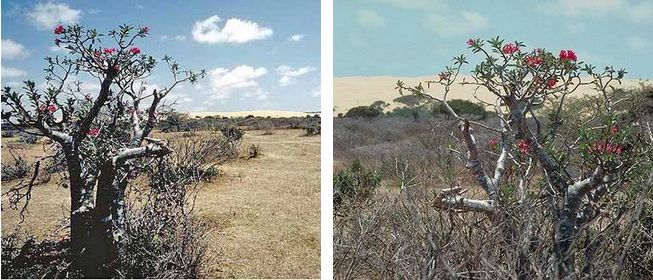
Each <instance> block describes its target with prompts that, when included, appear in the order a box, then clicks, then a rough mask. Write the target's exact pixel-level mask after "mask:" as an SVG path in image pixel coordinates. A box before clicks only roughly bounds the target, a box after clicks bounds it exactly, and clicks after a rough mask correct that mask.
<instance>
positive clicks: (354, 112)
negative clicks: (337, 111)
mask: <svg viewBox="0 0 653 280" xmlns="http://www.w3.org/2000/svg"><path fill="white" fill-rule="evenodd" d="M381 114H383V112H381V110H379V109H378V108H375V107H372V106H358V107H354V108H351V109H349V111H347V113H345V117H348V118H374V117H378V116H379V115H381Z"/></svg>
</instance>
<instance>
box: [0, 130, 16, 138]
mask: <svg viewBox="0 0 653 280" xmlns="http://www.w3.org/2000/svg"><path fill="white" fill-rule="evenodd" d="M15 134H16V131H15V130H10V129H2V137H5V138H11V137H14V135H15Z"/></svg>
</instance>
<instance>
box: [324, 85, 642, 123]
mask: <svg viewBox="0 0 653 280" xmlns="http://www.w3.org/2000/svg"><path fill="white" fill-rule="evenodd" d="M461 78H463V77H459V79H460V81H462V79H461ZM433 79H434V77H430V76H423V77H391V76H374V77H362V76H351V77H335V78H333V95H334V99H333V105H334V107H335V108H334V109H335V114H338V113H345V112H347V110H349V109H350V108H352V107H356V106H367V105H370V104H372V103H373V102H374V101H377V100H382V101H385V102H387V103H390V106H389V107H388V108H387V110H392V109H393V108H395V107H397V106H398V105H401V106H403V105H402V104H398V103H395V102H393V100H394V99H395V98H397V97H399V96H400V95H399V93H398V91H397V90H395V85H396V83H397V80H402V81H403V82H404V85H405V86H414V85H417V84H419V83H420V82H423V81H426V80H433ZM468 79H469V78H468ZM639 82H640V81H638V80H624V81H622V85H621V86H620V87H625V88H629V87H637V86H638V85H639ZM647 82H648V83H651V81H650V80H649V81H647ZM615 85H616V83H615ZM424 86H426V85H425V84H424ZM442 90H443V89H442V86H432V87H431V88H430V89H428V90H427V92H429V93H431V94H433V95H434V96H436V97H439V96H441V92H442ZM593 92H595V91H593V90H591V88H589V87H587V86H585V87H581V88H579V89H578V91H577V92H575V93H574V94H577V95H582V94H590V93H593ZM476 96H477V97H478V98H479V99H481V100H483V101H486V102H491V103H494V99H495V98H494V96H493V95H492V94H491V93H490V92H489V91H487V90H486V89H484V88H479V89H478V91H477V92H476ZM447 98H449V99H468V100H472V101H477V100H476V99H475V97H474V87H473V86H465V87H463V86H461V85H459V84H456V85H454V86H452V87H451V89H450V93H449V96H448V97H447Z"/></svg>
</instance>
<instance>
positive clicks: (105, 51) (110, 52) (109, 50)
mask: <svg viewBox="0 0 653 280" xmlns="http://www.w3.org/2000/svg"><path fill="white" fill-rule="evenodd" d="M102 51H103V52H104V53H105V54H112V53H113V52H115V51H116V48H105V49H104V50H102Z"/></svg>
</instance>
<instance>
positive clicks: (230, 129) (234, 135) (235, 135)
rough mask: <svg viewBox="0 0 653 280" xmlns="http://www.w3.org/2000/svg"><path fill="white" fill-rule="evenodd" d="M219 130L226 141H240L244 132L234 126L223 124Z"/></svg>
mask: <svg viewBox="0 0 653 280" xmlns="http://www.w3.org/2000/svg"><path fill="white" fill-rule="evenodd" d="M220 132H222V135H223V136H224V137H225V138H227V140H228V141H240V139H241V138H243V134H245V131H243V130H242V129H240V128H238V127H235V126H223V127H222V128H220Z"/></svg>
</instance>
